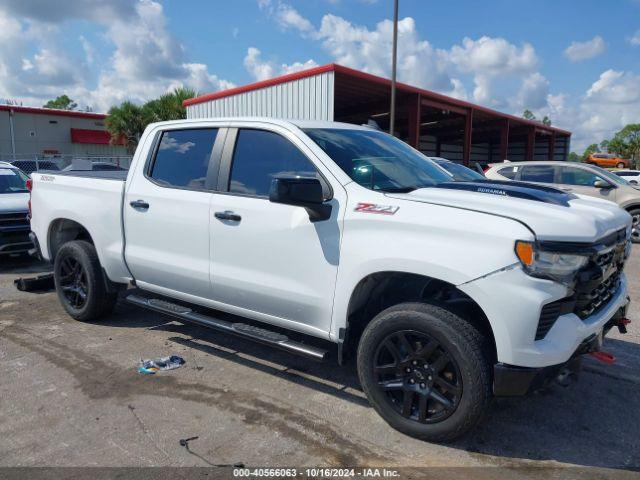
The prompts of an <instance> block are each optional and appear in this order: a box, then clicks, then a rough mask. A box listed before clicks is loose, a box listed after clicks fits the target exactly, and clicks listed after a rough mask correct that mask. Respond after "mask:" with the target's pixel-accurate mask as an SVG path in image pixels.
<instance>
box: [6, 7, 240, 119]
mask: <svg viewBox="0 0 640 480" xmlns="http://www.w3.org/2000/svg"><path fill="white" fill-rule="evenodd" d="M3 4H4V7H3V6H2V5H3ZM3 8H4V9H3ZM16 18H20V19H21V20H17V19H16ZM73 20H83V21H88V22H91V23H93V24H94V25H95V26H96V27H97V28H99V29H102V30H103V32H104V38H105V39H106V41H107V42H109V43H111V44H112V45H113V53H112V54H111V56H110V58H109V59H108V61H105V62H104V64H103V65H101V69H100V70H98V72H97V81H96V85H95V87H90V86H89V85H90V83H91V81H90V72H89V68H88V67H89V65H91V64H92V63H93V62H94V55H95V51H94V49H93V47H92V45H91V44H90V43H89V42H88V41H87V40H86V38H84V37H81V38H79V39H78V41H79V43H80V45H81V47H82V50H83V52H84V57H83V58H77V57H72V56H71V55H70V54H67V53H66V52H68V51H69V49H68V48H64V45H63V39H62V32H63V30H64V29H63V28H62V27H61V24H62V23H63V22H70V21H73ZM58 24H60V25H58ZM32 50H35V51H36V52H37V53H36V54H35V55H31V54H29V52H30V51H32ZM94 65H95V63H94ZM231 85H232V84H231V83H230V82H228V81H226V80H224V79H220V78H219V77H218V76H216V75H215V74H213V73H211V72H210V71H209V69H208V67H207V65H205V64H202V63H192V62H189V61H188V59H187V54H186V52H185V51H184V48H183V46H182V45H181V44H180V42H179V41H178V40H177V39H176V38H175V37H173V36H172V35H171V33H170V32H169V31H168V28H167V23H166V17H165V14H164V11H163V7H162V5H161V4H160V3H158V2H156V1H153V0H114V1H113V2H103V1H101V0H66V1H65V2H63V3H61V2H49V1H47V0H33V1H30V2H22V1H21V2H13V1H8V0H0V97H7V98H21V99H23V101H24V102H25V103H30V104H34V105H38V104H41V103H43V102H44V101H46V100H47V99H48V98H51V97H52V96H55V95H59V94H60V93H67V94H68V95H69V96H71V97H72V98H74V99H75V100H76V101H78V102H79V103H80V104H81V105H82V104H87V105H91V106H93V107H94V109H95V110H98V111H103V110H106V109H108V108H109V107H110V106H111V105H113V104H116V103H119V102H121V101H123V100H133V101H135V102H138V103H141V102H144V101H146V100H148V99H150V98H153V97H155V96H158V95H160V94H162V93H164V92H166V91H167V90H168V89H171V88H174V87H176V86H187V87H191V88H194V89H196V90H197V91H199V92H209V91H215V90H219V89H221V88H228V87H229V86H231Z"/></svg>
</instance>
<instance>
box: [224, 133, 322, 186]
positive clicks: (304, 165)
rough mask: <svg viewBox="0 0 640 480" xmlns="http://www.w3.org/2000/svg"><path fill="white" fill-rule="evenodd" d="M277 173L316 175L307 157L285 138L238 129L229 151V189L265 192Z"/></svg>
mask: <svg viewBox="0 0 640 480" xmlns="http://www.w3.org/2000/svg"><path fill="white" fill-rule="evenodd" d="M279 175H288V176H295V177H317V176H318V172H317V170H316V168H315V167H314V166H313V164H312V163H311V162H310V161H309V159H308V158H307V157H306V156H305V155H304V154H303V153H302V152H301V151H300V150H298V148H297V147H296V146H295V145H293V144H292V143H291V142H290V141H289V140H287V139H286V138H284V137H283V136H281V135H278V134H277V133H273V132H268V131H266V130H251V129H241V130H240V131H239V132H238V139H237V141H236V147H235V150H234V152H233V162H232V164H231V174H230V178H229V192H232V193H241V194H244V195H255V196H261V197H262V196H268V195H269V189H270V188H271V180H272V179H273V178H274V177H276V176H279Z"/></svg>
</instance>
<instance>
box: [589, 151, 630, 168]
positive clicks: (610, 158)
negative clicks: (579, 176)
mask: <svg viewBox="0 0 640 480" xmlns="http://www.w3.org/2000/svg"><path fill="white" fill-rule="evenodd" d="M584 163H587V164H589V165H597V166H598V167H604V168H629V167H630V166H631V160H629V159H626V158H620V157H618V156H617V155H614V154H613V153H592V154H591V155H589V157H588V158H587V159H586V160H585V161H584Z"/></svg>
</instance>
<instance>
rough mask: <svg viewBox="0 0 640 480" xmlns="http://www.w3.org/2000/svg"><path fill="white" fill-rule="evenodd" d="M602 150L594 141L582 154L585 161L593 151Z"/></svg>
mask: <svg viewBox="0 0 640 480" xmlns="http://www.w3.org/2000/svg"><path fill="white" fill-rule="evenodd" d="M599 151H600V147H598V144H597V143H592V144H591V145H589V146H588V147H587V148H585V150H584V153H583V154H582V161H585V160H586V159H587V158H589V155H591V154H592V153H598V152H599Z"/></svg>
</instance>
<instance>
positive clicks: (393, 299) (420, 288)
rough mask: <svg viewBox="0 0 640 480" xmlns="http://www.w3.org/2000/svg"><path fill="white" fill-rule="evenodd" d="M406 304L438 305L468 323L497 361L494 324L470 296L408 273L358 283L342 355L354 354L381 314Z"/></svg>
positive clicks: (374, 276)
mask: <svg viewBox="0 0 640 480" xmlns="http://www.w3.org/2000/svg"><path fill="white" fill-rule="evenodd" d="M404 302H424V303H431V304H434V305H438V306H441V307H443V308H446V309H447V310H449V311H450V312H452V313H454V314H456V315H458V316H459V317H461V318H462V319H464V320H466V321H467V322H469V323H470V324H471V325H473V326H474V327H475V328H477V329H478V330H479V331H480V332H481V333H482V334H483V335H484V336H485V337H486V338H487V339H488V341H489V343H490V345H491V349H492V355H493V360H494V361H495V360H496V358H497V353H496V343H495V338H494V336H493V330H492V329H491V324H490V323H489V319H488V318H487V316H486V315H485V314H484V312H483V311H482V309H481V308H480V306H479V305H478V304H477V303H476V302H475V301H474V300H473V299H472V298H471V297H469V296H468V295H467V294H466V293H464V292H462V291H461V290H459V289H457V288H456V287H455V285H452V284H450V283H447V282H444V281H442V280H438V279H435V278H431V277H427V276H424V275H418V274H413V273H406V272H377V273H373V274H371V275H368V276H367V277H365V278H363V279H362V280H361V281H360V282H359V283H358V285H357V286H356V288H355V290H354V291H353V293H352V294H351V299H350V300H349V307H348V311H347V329H346V332H345V333H346V335H345V338H344V342H345V344H344V347H343V349H342V354H343V355H345V357H347V358H348V357H350V356H352V354H354V353H355V351H356V349H357V347H358V342H359V341H360V337H361V336H362V332H363V331H364V329H365V327H366V326H367V324H368V323H369V322H370V321H371V320H372V319H373V318H374V317H375V316H376V315H377V314H378V313H380V312H381V311H383V310H385V309H387V308H389V307H391V306H393V305H397V304H399V303H404Z"/></svg>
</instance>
